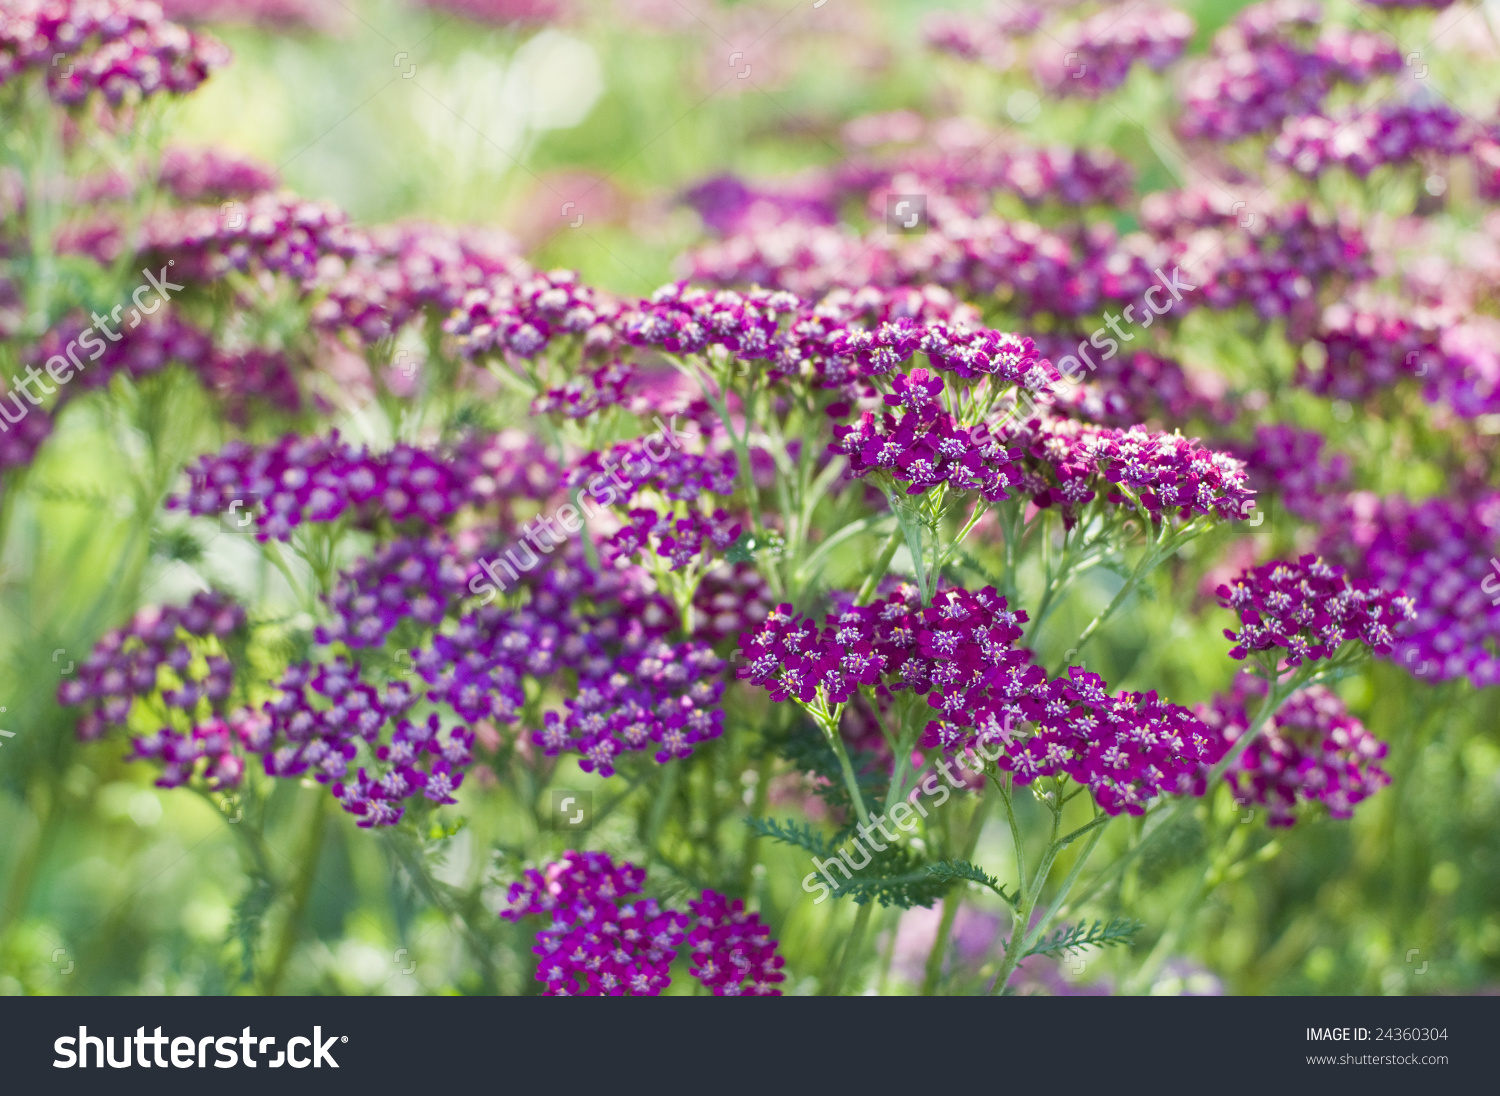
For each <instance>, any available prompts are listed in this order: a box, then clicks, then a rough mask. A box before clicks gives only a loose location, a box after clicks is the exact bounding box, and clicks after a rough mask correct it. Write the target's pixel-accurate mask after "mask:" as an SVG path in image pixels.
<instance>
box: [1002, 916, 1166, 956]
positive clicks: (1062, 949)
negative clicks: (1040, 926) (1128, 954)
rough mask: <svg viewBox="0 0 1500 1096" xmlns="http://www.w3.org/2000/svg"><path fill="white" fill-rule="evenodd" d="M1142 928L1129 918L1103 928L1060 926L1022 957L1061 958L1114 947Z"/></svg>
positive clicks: (1099, 925) (1082, 924)
mask: <svg viewBox="0 0 1500 1096" xmlns="http://www.w3.org/2000/svg"><path fill="white" fill-rule="evenodd" d="M1143 927H1144V926H1143V924H1142V923H1141V922H1140V921H1137V920H1135V919H1134V918H1131V917H1115V918H1113V919H1111V920H1110V922H1109V924H1107V925H1105V924H1103V923H1102V922H1100V921H1097V920H1096V921H1095V922H1094V923H1093V925H1090V924H1089V923H1088V922H1087V921H1080V922H1078V924H1076V925H1074V926H1072V927H1071V928H1069V927H1068V926H1066V925H1064V926H1063V927H1062V928H1060V929H1058V930H1057V931H1056V932H1054V933H1053V934H1052V935H1051V936H1044V937H1042V938H1041V939H1040V940H1038V941H1037V942H1036V943H1035V944H1033V945H1032V946H1031V948H1030V949H1029V950H1028V951H1027V952H1026V955H1063V954H1067V953H1071V952H1075V951H1082V950H1083V949H1084V948H1109V947H1114V946H1115V945H1117V944H1128V943H1130V942H1131V941H1132V940H1134V939H1135V934H1136V933H1138V932H1140V931H1141V929H1142V928H1143ZM1022 958H1023V959H1024V958H1025V956H1022Z"/></svg>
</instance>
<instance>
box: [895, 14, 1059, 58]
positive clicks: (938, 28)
mask: <svg viewBox="0 0 1500 1096" xmlns="http://www.w3.org/2000/svg"><path fill="white" fill-rule="evenodd" d="M1045 14H1046V13H1045V11H1044V10H1043V9H1042V8H1040V7H1036V6H1034V5H1031V4H1017V5H1012V4H1010V3H1003V4H994V5H991V7H990V8H989V10H988V11H987V12H986V13H985V14H984V15H983V16H982V17H979V18H974V17H971V16H964V15H956V14H953V13H950V12H934V13H933V14H931V15H929V16H928V17H927V18H926V19H925V20H924V21H923V24H922V40H923V42H924V43H925V44H926V45H927V47H928V48H929V49H932V50H935V51H937V52H938V53H947V54H950V55H952V56H954V57H958V58H961V59H963V60H965V61H978V62H981V63H983V64H985V65H988V66H989V67H990V68H993V69H997V70H1000V71H1005V70H1006V69H1008V68H1010V65H1011V62H1012V60H1013V59H1014V51H1013V49H1012V48H1011V45H1010V40H1011V39H1012V38H1021V37H1025V36H1026V35H1028V34H1030V33H1031V32H1032V31H1034V30H1036V29H1037V28H1038V27H1040V26H1041V25H1042V20H1043V18H1044V17H1045Z"/></svg>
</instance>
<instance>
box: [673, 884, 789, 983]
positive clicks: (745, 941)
mask: <svg viewBox="0 0 1500 1096" xmlns="http://www.w3.org/2000/svg"><path fill="white" fill-rule="evenodd" d="M688 909H690V910H692V911H693V916H694V918H695V922H694V925H693V929H692V931H691V932H690V933H688V937H687V946H688V948H689V949H690V950H691V951H692V956H693V966H692V973H693V977H695V978H697V979H698V981H700V982H702V983H703V984H704V985H705V986H707V987H708V988H709V989H710V990H712V991H713V995H714V996H715V997H742V996H744V995H746V994H749V995H751V996H755V997H780V996H781V990H779V989H777V988H776V985H777V983H780V982H784V981H786V975H785V974H783V973H781V968H782V967H783V966H785V965H786V960H785V959H783V958H782V957H781V956H780V955H777V954H776V947H777V944H776V941H775V940H774V939H773V938H772V937H771V930H770V929H769V928H768V927H767V926H766V924H765V922H763V921H762V920H761V919H760V914H758V913H748V912H746V910H745V903H744V902H742V901H741V900H740V899H738V898H736V899H734V900H733V901H731V900H730V899H728V898H725V897H724V896H723V895H722V894H719V893H718V892H716V891H711V890H706V891H704V892H703V896H702V897H701V898H699V899H698V900H697V901H696V902H689V903H688ZM747 982H748V983H749V984H748V985H747V984H746V983H747Z"/></svg>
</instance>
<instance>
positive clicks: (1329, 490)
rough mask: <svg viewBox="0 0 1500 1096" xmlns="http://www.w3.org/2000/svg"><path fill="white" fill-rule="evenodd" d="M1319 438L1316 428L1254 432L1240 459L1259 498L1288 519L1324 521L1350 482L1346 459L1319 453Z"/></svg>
mask: <svg viewBox="0 0 1500 1096" xmlns="http://www.w3.org/2000/svg"><path fill="white" fill-rule="evenodd" d="M1324 444H1325V439H1324V437H1323V435H1322V434H1319V433H1318V432H1317V431H1316V430H1298V429H1297V428H1296V427H1295V426H1288V425H1286V424H1285V423H1274V424H1271V425H1268V426H1257V427H1256V428H1255V443H1254V445H1253V447H1251V448H1250V450H1249V452H1248V453H1247V454H1246V456H1245V467H1246V470H1247V471H1248V473H1249V477H1250V484H1251V486H1253V487H1254V489H1255V491H1256V492H1257V494H1259V495H1260V496H1262V497H1266V496H1274V497H1275V498H1278V499H1280V501H1281V504H1282V506H1284V507H1286V510H1287V512H1288V513H1290V514H1292V515H1293V516H1294V517H1297V518H1300V519H1301V520H1303V521H1307V522H1317V523H1320V524H1321V523H1323V522H1326V521H1328V520H1329V519H1330V518H1332V517H1333V515H1334V514H1335V513H1336V512H1337V511H1338V509H1339V507H1340V506H1342V504H1343V494H1344V492H1345V491H1347V490H1348V489H1349V486H1350V484H1351V482H1352V476H1351V474H1350V467H1349V458H1348V457H1347V456H1345V455H1344V454H1342V453H1331V454H1327V455H1325V454H1324V453H1323V446H1324Z"/></svg>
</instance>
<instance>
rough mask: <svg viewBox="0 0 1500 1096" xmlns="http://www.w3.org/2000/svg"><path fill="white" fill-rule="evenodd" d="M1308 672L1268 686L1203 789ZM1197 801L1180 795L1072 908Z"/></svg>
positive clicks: (1116, 874)
mask: <svg viewBox="0 0 1500 1096" xmlns="http://www.w3.org/2000/svg"><path fill="white" fill-rule="evenodd" d="M1307 669H1308V667H1306V666H1303V667H1302V669H1301V670H1300V671H1299V672H1298V673H1297V674H1296V675H1295V676H1293V678H1292V679H1291V680H1290V681H1288V682H1287V683H1286V684H1285V685H1283V684H1282V683H1280V682H1277V681H1273V682H1272V683H1271V684H1270V686H1269V687H1268V689H1267V692H1266V700H1265V703H1263V704H1262V705H1261V706H1260V711H1258V712H1256V713H1255V718H1254V720H1252V721H1251V723H1250V726H1249V728H1248V729H1247V730H1246V731H1245V733H1244V734H1242V735H1241V736H1240V739H1239V741H1238V742H1236V743H1235V744H1234V745H1233V746H1232V747H1231V748H1230V750H1229V752H1228V753H1226V754H1225V755H1224V756H1223V757H1222V758H1221V759H1220V760H1219V763H1218V764H1217V765H1215V766H1214V767H1213V768H1212V769H1210V770H1209V772H1208V776H1207V778H1206V780H1205V782H1204V787H1205V788H1207V789H1208V790H1210V791H1211V790H1213V788H1215V787H1216V786H1217V785H1218V782H1219V780H1220V779H1221V778H1222V777H1223V776H1224V774H1225V773H1226V772H1227V771H1228V770H1229V767H1230V766H1231V765H1233V764H1234V763H1235V762H1236V761H1237V760H1239V758H1240V755H1241V754H1243V753H1244V752H1245V751H1246V750H1247V749H1249V747H1250V743H1252V742H1254V741H1255V739H1256V738H1257V737H1258V736H1259V735H1260V732H1261V729H1262V728H1263V727H1264V726H1265V725H1266V723H1267V722H1268V721H1269V720H1270V718H1271V717H1272V716H1273V715H1275V714H1276V711H1277V710H1278V709H1279V708H1280V707H1281V705H1282V702H1283V701H1285V700H1286V698H1287V697H1289V696H1290V695H1291V694H1292V693H1294V692H1296V691H1297V690H1298V689H1300V688H1302V686H1303V685H1305V684H1307V679H1308V678H1309V677H1310V676H1311V675H1310V674H1307V673H1306V671H1307ZM1197 802H1198V800H1197V799H1195V798H1193V797H1190V796H1180V797H1179V798H1178V799H1177V801H1176V802H1175V803H1173V804H1172V805H1171V806H1170V807H1167V808H1165V809H1164V811H1159V812H1157V813H1159V814H1164V817H1163V818H1162V820H1161V821H1160V822H1159V823H1158V824H1157V825H1155V826H1153V827H1152V829H1151V832H1150V833H1147V834H1145V835H1144V836H1142V838H1141V839H1140V840H1139V841H1137V842H1136V844H1135V847H1134V848H1132V849H1131V850H1130V851H1129V852H1127V853H1126V854H1125V855H1124V856H1122V857H1120V859H1118V860H1116V861H1115V862H1114V863H1113V864H1111V865H1110V866H1109V869H1108V870H1107V871H1105V872H1104V873H1103V874H1102V875H1100V876H1099V878H1097V879H1095V880H1094V881H1093V882H1092V883H1091V884H1090V885H1089V886H1088V888H1087V889H1085V891H1084V892H1083V894H1082V895H1081V896H1079V898H1078V900H1077V901H1076V902H1074V903H1073V907H1072V908H1073V909H1077V908H1078V907H1079V906H1081V905H1083V903H1085V902H1087V901H1088V900H1089V899H1090V898H1092V897H1094V896H1095V895H1096V894H1098V893H1099V892H1100V891H1102V890H1103V889H1104V888H1105V887H1107V886H1109V885H1111V884H1112V883H1113V882H1115V881H1116V880H1117V879H1119V878H1120V876H1121V875H1122V874H1123V873H1124V871H1125V869H1126V868H1127V867H1129V866H1130V864H1131V863H1133V862H1134V861H1135V860H1136V859H1137V858H1138V857H1139V856H1140V855H1141V853H1142V852H1143V851H1144V850H1145V848H1146V846H1147V845H1149V844H1150V843H1151V842H1152V841H1153V840H1154V839H1155V838H1156V835H1157V834H1159V833H1162V832H1163V831H1165V830H1168V829H1171V828H1172V827H1173V826H1174V825H1175V824H1176V823H1177V820H1178V819H1179V818H1181V817H1182V815H1183V814H1184V813H1186V812H1187V811H1188V810H1190V809H1191V808H1192V806H1193V805H1194V804H1195V803H1197Z"/></svg>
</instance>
